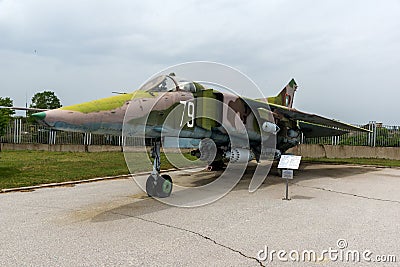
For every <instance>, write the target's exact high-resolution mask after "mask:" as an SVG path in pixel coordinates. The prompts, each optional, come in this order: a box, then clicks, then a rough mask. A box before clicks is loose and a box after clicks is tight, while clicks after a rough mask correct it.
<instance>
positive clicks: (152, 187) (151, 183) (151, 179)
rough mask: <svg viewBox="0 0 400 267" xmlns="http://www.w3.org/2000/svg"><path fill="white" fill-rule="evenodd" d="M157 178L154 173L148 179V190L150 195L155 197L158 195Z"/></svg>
mask: <svg viewBox="0 0 400 267" xmlns="http://www.w3.org/2000/svg"><path fill="white" fill-rule="evenodd" d="M155 181H156V179H154V177H153V175H150V176H149V178H147V181H146V192H147V195H148V196H149V197H155V196H157V195H156V185H155Z"/></svg>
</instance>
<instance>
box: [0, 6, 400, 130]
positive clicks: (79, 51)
mask: <svg viewBox="0 0 400 267" xmlns="http://www.w3.org/2000/svg"><path fill="white" fill-rule="evenodd" d="M399 14H400V1H398V0H393V1H390V0H385V1H365V0H363V1H342V0H334V1H327V0H325V1H306V0H299V1H284V0H282V1H274V0H269V1H261V0H260V1H215V0H214V1H195V0H193V1H188V0H186V1H130V0H126V1H121V0H116V1H105V0H90V1H82V0H79V1H77V0H69V1H55V0H35V1H29V0H20V1H18V0H0V74H1V75H0V96H3V97H4V96H9V97H11V98H12V99H13V100H14V104H15V105H17V106H24V105H25V97H26V95H27V97H28V101H29V100H30V99H31V97H32V96H33V94H34V93H36V92H38V91H43V90H52V91H54V92H55V93H56V94H57V96H58V97H59V98H60V99H61V102H62V104H63V105H64V106H65V105H71V104H75V103H80V102H84V101H89V100H93V99H97V98H102V97H107V96H109V95H111V92H112V91H133V90H134V89H137V88H138V87H139V85H140V84H142V83H143V82H144V81H145V80H147V78H148V77H150V76H151V75H153V74H154V73H155V72H158V71H160V70H162V69H164V68H166V67H169V66H171V65H174V64H178V63H182V62H186V61H196V60H202V61H203V60H207V61H216V62H220V63H224V64H227V65H230V66H233V67H235V68H237V69H239V70H241V71H242V72H244V73H245V74H246V75H248V76H249V77H250V78H252V79H253V80H254V81H255V82H256V83H257V84H258V85H259V87H260V88H261V89H262V91H263V93H264V94H265V95H268V96H269V95H275V94H277V93H278V92H279V91H280V89H281V88H282V87H283V86H284V85H286V83H287V82H288V81H289V80H290V79H291V78H292V77H294V78H295V79H296V81H297V83H298V85H299V89H298V91H297V94H296V97H295V100H294V106H295V107H296V108H298V109H300V110H303V111H308V112H313V113H318V114H321V115H324V116H327V117H330V118H336V119H339V120H342V121H347V122H350V123H366V122H368V121H369V120H376V121H380V122H384V123H385V124H393V125H400V118H399V115H400V107H399V104H398V100H399V99H400V90H399V88H397V83H398V80H399V74H400V19H399ZM28 104H29V103H28Z"/></svg>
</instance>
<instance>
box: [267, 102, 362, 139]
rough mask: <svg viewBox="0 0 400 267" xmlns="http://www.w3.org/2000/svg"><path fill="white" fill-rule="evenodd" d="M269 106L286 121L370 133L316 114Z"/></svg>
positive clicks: (273, 105)
mask: <svg viewBox="0 0 400 267" xmlns="http://www.w3.org/2000/svg"><path fill="white" fill-rule="evenodd" d="M269 106H270V108H271V110H272V111H274V112H278V113H279V114H282V115H283V116H285V117H286V118H287V119H290V120H297V121H305V122H310V123H315V124H320V125H323V126H328V127H335V128H338V129H341V130H348V131H358V132H370V131H369V130H367V129H363V128H360V127H357V126H353V125H351V124H347V123H344V122H340V121H338V120H332V119H328V118H325V117H322V116H319V115H316V114H310V113H306V112H302V111H298V110H296V109H293V108H287V107H284V106H280V105H275V104H271V103H269Z"/></svg>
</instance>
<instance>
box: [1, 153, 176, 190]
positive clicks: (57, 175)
mask: <svg viewBox="0 0 400 267" xmlns="http://www.w3.org/2000/svg"><path fill="white" fill-rule="evenodd" d="M129 157H130V162H134V163H135V160H136V159H137V162H138V164H137V165H135V164H134V163H133V164H130V165H132V166H131V170H132V172H140V171H149V170H151V165H149V163H148V162H147V163H148V164H147V165H146V164H139V162H142V163H143V160H142V158H143V154H140V155H137V154H136V155H135V153H129ZM135 157H136V158H135ZM138 157H141V158H140V159H139V158H138ZM161 162H162V164H161V168H162V169H170V168H172V165H171V164H170V163H169V162H168V161H166V160H165V156H164V155H163V154H162V155H161ZM121 174H129V170H128V168H127V165H126V163H125V159H124V154H123V153H121V152H98V153H83V152H49V151H2V152H1V153H0V189H4V188H14V187H22V186H31V185H39V184H46V183H55V182H65V181H74V180H82V179H88V178H96V177H104V176H114V175H121Z"/></svg>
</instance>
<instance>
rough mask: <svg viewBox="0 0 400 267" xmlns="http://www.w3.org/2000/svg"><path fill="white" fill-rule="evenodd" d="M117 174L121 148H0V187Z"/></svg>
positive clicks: (146, 167)
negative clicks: (42, 149)
mask: <svg viewBox="0 0 400 267" xmlns="http://www.w3.org/2000/svg"><path fill="white" fill-rule="evenodd" d="M177 155H178V156H174V155H172V158H171V155H170V154H169V159H170V160H172V161H173V162H180V163H179V164H178V165H179V166H196V164H197V163H196V162H192V163H191V162H189V163H187V162H184V163H182V158H179V154H177ZM184 156H185V158H188V159H190V160H194V159H195V158H194V157H193V156H190V155H189V154H184ZM127 157H128V158H129V162H132V164H130V165H132V166H131V171H132V173H134V172H141V171H150V170H151V165H150V164H149V162H147V164H146V162H145V161H143V158H144V157H143V154H135V153H128V155H127ZM174 157H175V158H174ZM136 162H137V164H136ZM161 162H162V164H161V169H164V170H165V169H171V168H172V167H173V166H172V165H171V164H170V163H169V162H168V161H167V160H166V158H165V155H164V154H161ZM303 162H315V163H334V164H363V165H378V166H386V167H400V161H399V160H385V159H354V158H351V159H325V158H303ZM202 164H204V163H202ZM121 174H129V170H128V168H127V166H126V163H125V158H124V154H123V153H121V152H98V153H83V152H76V153H75V152H48V151H2V152H1V153H0V189H5V188H14V187H22V186H31V185H39V184H46V183H55V182H65V181H74V180H82V179H89V178H96V177H104V176H114V175H121Z"/></svg>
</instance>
